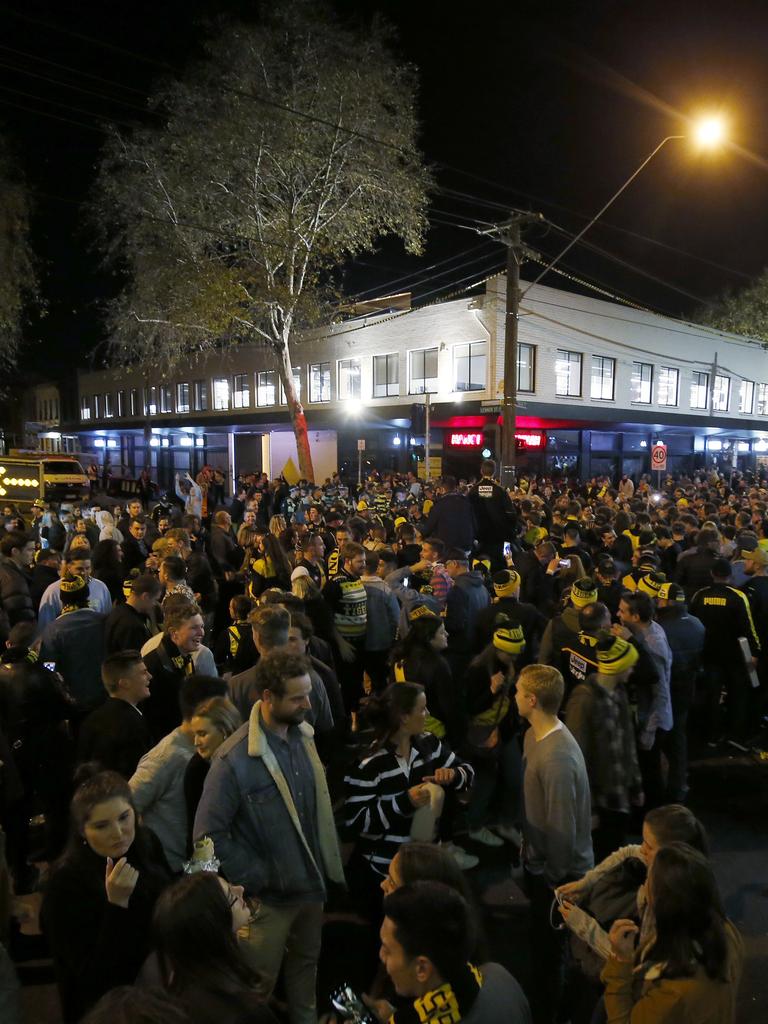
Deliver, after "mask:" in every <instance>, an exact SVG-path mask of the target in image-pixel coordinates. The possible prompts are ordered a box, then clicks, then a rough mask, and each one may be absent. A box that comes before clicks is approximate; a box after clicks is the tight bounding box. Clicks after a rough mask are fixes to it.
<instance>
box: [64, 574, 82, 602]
mask: <svg viewBox="0 0 768 1024" xmlns="http://www.w3.org/2000/svg"><path fill="white" fill-rule="evenodd" d="M87 604H88V584H87V583H86V581H85V577H84V576H64V577H63V579H62V581H61V607H62V609H64V608H72V607H75V608H83V607H85V605H87Z"/></svg>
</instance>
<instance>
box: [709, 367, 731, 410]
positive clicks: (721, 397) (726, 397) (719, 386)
mask: <svg viewBox="0 0 768 1024" xmlns="http://www.w3.org/2000/svg"><path fill="white" fill-rule="evenodd" d="M730 400H731V378H730V377H724V376H723V375H722V374H719V373H716V374H715V386H714V388H713V390H712V411H713V412H728V405H729V403H730Z"/></svg>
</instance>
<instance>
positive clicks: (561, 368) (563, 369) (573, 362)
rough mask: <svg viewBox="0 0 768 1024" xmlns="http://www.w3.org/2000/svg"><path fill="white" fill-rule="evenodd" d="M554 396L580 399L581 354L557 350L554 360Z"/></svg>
mask: <svg viewBox="0 0 768 1024" xmlns="http://www.w3.org/2000/svg"><path fill="white" fill-rule="evenodd" d="M555 394H556V395H560V396H561V397H563V398H566V397H569V398H580V397H581V352H567V351H566V350H565V349H562V348H559V349H558V350H557V357H556V359H555Z"/></svg>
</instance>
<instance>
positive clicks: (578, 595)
mask: <svg viewBox="0 0 768 1024" xmlns="http://www.w3.org/2000/svg"><path fill="white" fill-rule="evenodd" d="M596 600H597V584H596V583H595V581H594V580H593V579H592V577H591V576H582V577H581V579H580V580H576V582H575V583H574V584H573V586H572V587H571V604H572V605H573V606H574V607H575V608H585V607H586V606H587V605H588V604H594V603H595V601H596Z"/></svg>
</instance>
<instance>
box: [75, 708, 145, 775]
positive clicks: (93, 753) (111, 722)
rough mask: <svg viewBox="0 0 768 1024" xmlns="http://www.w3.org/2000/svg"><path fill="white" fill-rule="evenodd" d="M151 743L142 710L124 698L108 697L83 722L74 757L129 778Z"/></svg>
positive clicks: (82, 762) (80, 761) (81, 761)
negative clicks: (92, 762) (96, 763)
mask: <svg viewBox="0 0 768 1024" xmlns="http://www.w3.org/2000/svg"><path fill="white" fill-rule="evenodd" d="M152 745H153V740H152V736H151V734H150V731H149V726H148V724H147V721H146V719H145V718H144V716H143V714H142V713H141V711H138V710H137V709H136V708H135V707H134V706H133V705H132V704H129V703H128V702H127V701H124V700H120V699H119V698H117V697H110V698H108V700H106V701H105V702H104V703H103V704H102V705H101V707H99V708H96V710H95V711H92V712H91V713H90V715H88V717H87V718H86V719H85V721H84V722H83V724H82V727H81V729H80V740H79V743H78V748H77V759H78V762H79V763H80V764H84V763H85V762H86V761H97V762H98V763H99V764H100V765H102V766H103V767H104V768H105V769H107V770H109V771H113V772H118V773H119V774H120V775H122V776H123V778H125V779H130V777H131V776H132V775H133V773H134V772H135V771H136V765H137V764H138V763H139V761H140V759H141V758H142V757H143V756H144V754H146V752H147V751H148V750H149V749H150V748H151V747H152Z"/></svg>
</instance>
